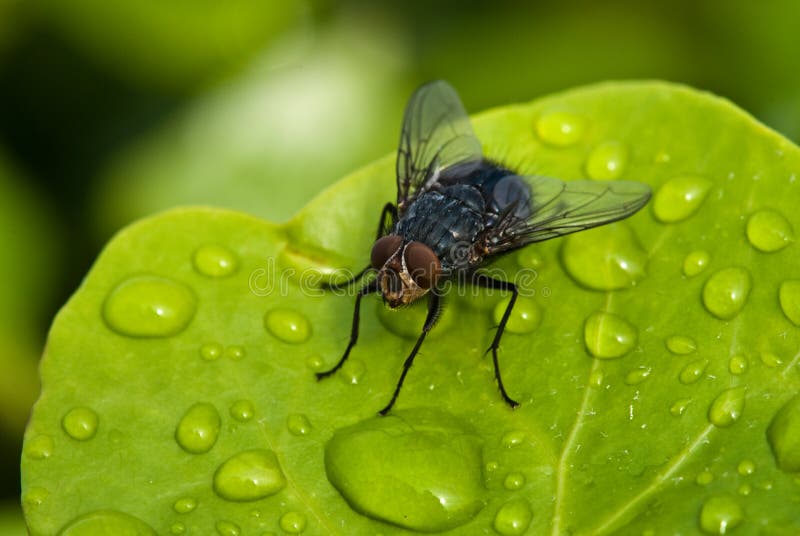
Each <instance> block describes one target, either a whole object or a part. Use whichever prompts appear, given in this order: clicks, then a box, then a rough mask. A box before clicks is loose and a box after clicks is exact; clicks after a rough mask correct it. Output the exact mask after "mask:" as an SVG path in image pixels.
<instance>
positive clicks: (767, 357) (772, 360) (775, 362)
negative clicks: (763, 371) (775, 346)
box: [759, 352, 783, 368]
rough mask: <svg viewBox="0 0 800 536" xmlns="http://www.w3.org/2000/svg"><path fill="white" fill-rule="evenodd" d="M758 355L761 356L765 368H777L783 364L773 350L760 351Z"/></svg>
mask: <svg viewBox="0 0 800 536" xmlns="http://www.w3.org/2000/svg"><path fill="white" fill-rule="evenodd" d="M759 357H760V358H761V362H762V363H763V364H764V366H765V367H767V368H778V367H780V366H781V365H783V359H781V358H780V356H779V355H777V354H775V353H773V352H761V353H760V354H759Z"/></svg>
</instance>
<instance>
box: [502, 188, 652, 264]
mask: <svg viewBox="0 0 800 536" xmlns="http://www.w3.org/2000/svg"><path fill="white" fill-rule="evenodd" d="M524 180H525V183H527V184H528V185H529V186H530V191H529V192H527V194H528V195H526V196H519V198H518V199H515V200H513V201H511V202H510V203H509V204H508V205H507V206H506V207H505V209H504V210H503V211H502V212H501V213H500V215H499V220H498V222H497V224H496V225H495V226H494V227H493V229H492V230H491V231H490V234H489V236H488V237H487V249H488V251H489V254H490V255H493V254H497V253H502V252H503V251H509V250H512V249H516V248H519V247H522V246H524V245H526V244H530V243H532V242H541V241H543V240H549V239H550V238H556V237H559V236H563V235H566V234H569V233H574V232H577V231H583V230H585V229H590V228H592V227H597V226H599V225H605V224H606V223H611V222H614V221H617V220H621V219H623V218H627V217H628V216H630V215H632V214H633V213H635V212H636V211H637V210H639V209H640V208H642V207H643V206H644V205H646V204H647V201H648V200H649V199H650V195H651V193H652V192H651V190H650V187H649V186H648V185H646V184H642V183H639V182H633V181H593V180H576V181H567V182H565V181H561V180H558V179H553V178H550V177H524ZM525 204H527V206H525ZM522 214H525V217H520V216H521V215H522Z"/></svg>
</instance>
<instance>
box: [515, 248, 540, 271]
mask: <svg viewBox="0 0 800 536" xmlns="http://www.w3.org/2000/svg"><path fill="white" fill-rule="evenodd" d="M517 264H518V265H519V266H520V268H534V269H539V268H541V267H543V266H544V259H543V258H542V255H541V254H540V253H539V252H538V251H536V248H522V249H521V250H520V251H519V253H517Z"/></svg>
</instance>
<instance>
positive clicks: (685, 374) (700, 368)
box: [678, 359, 708, 385]
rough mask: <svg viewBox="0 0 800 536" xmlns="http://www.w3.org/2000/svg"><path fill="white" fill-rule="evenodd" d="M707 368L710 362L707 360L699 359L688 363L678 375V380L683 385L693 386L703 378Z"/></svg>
mask: <svg viewBox="0 0 800 536" xmlns="http://www.w3.org/2000/svg"><path fill="white" fill-rule="evenodd" d="M707 367H708V360H706V359H698V360H696V361H692V362H691V363H687V364H686V366H685V367H683V369H682V370H681V372H680V374H679V375H678V379H679V380H680V381H681V383H683V384H686V385H690V384H693V383H695V382H696V381H697V380H699V379H700V378H702V377H703V374H704V373H705V372H706V368H707Z"/></svg>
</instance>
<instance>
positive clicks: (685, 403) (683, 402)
mask: <svg viewBox="0 0 800 536" xmlns="http://www.w3.org/2000/svg"><path fill="white" fill-rule="evenodd" d="M691 402H692V399H691V398H680V399H678V400H676V401H675V402H674V403H673V404H672V406H670V408H669V412H670V413H671V414H672V416H673V417H680V416H681V415H683V414H684V412H685V411H686V408H688V407H689V404H691Z"/></svg>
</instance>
